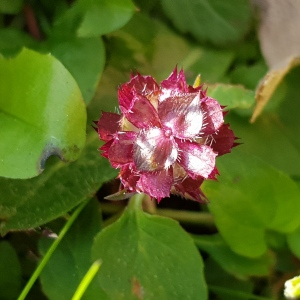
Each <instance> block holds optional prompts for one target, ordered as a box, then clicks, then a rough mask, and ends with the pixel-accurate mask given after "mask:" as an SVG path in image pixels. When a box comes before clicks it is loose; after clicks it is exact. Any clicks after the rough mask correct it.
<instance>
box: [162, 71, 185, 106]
mask: <svg viewBox="0 0 300 300" xmlns="http://www.w3.org/2000/svg"><path fill="white" fill-rule="evenodd" d="M161 87H162V90H161V92H162V93H161V96H160V97H159V101H160V102H162V101H164V100H165V99H166V98H169V97H174V96H176V95H178V94H182V93H186V92H188V86H187V84H186V80H185V76H184V72H183V70H180V72H179V73H178V72H177V67H175V69H174V70H173V72H172V73H171V74H170V76H169V77H168V78H167V79H165V80H164V81H162V82H161Z"/></svg>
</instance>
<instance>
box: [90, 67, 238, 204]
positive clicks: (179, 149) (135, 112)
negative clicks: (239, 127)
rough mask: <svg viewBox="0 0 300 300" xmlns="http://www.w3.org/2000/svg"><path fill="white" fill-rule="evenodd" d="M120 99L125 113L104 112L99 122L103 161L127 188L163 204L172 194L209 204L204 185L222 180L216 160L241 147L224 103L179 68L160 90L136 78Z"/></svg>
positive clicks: (124, 86) (122, 89)
mask: <svg viewBox="0 0 300 300" xmlns="http://www.w3.org/2000/svg"><path fill="white" fill-rule="evenodd" d="M118 98H119V106H120V110H121V114H116V113H108V112H102V115H101V118H100V120H99V121H97V122H95V123H96V124H97V131H98V134H99V136H100V139H101V140H103V141H104V142H105V144H104V145H103V146H102V147H101V148H100V150H101V151H102V156H104V157H106V158H107V159H108V160H109V161H110V163H111V165H112V166H113V167H114V168H119V169H120V173H119V176H118V177H119V178H120V180H121V185H122V189H126V190H127V191H129V192H143V193H146V194H148V195H150V196H151V197H152V198H156V199H157V200H158V202H159V201H160V200H161V199H162V198H164V197H168V196H170V193H175V194H180V195H182V196H184V197H187V198H190V199H193V200H196V201H199V202H204V201H207V199H206V197H205V195H204V194H203V192H202V191H201V189H200V185H201V184H202V182H203V181H204V180H205V179H215V176H216V175H218V170H217V168H216V157H217V156H220V155H223V154H225V153H228V152H231V149H232V147H234V146H235V145H237V144H236V143H235V140H236V137H235V135H234V133H233V131H232V130H231V129H230V128H229V125H228V124H224V115H225V113H224V112H223V108H222V107H221V106H220V104H219V103H218V102H217V101H216V100H215V99H213V98H211V97H208V96H207V95H206V91H205V90H204V89H203V87H202V86H197V87H195V86H190V85H187V83H186V79H185V76H184V72H183V70H181V71H180V72H178V71H177V68H175V69H174V71H173V72H172V73H171V75H170V76H169V77H168V78H167V79H166V80H163V81H162V82H161V84H160V86H159V85H158V84H157V82H156V81H155V80H154V78H153V77H151V76H142V75H140V74H137V75H135V76H133V75H132V78H131V80H130V81H129V82H127V83H125V84H122V85H121V86H120V87H119V90H118Z"/></svg>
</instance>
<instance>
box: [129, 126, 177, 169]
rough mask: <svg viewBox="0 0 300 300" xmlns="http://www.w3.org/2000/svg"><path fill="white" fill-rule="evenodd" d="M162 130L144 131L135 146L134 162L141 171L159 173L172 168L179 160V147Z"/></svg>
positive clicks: (155, 128)
mask: <svg viewBox="0 0 300 300" xmlns="http://www.w3.org/2000/svg"><path fill="white" fill-rule="evenodd" d="M167 133H168V132H165V131H164V130H163V129H161V128H157V127H154V128H150V129H146V130H142V131H141V132H140V133H139V134H138V136H137V139H136V143H135V144H134V149H133V151H134V154H133V157H134V162H135V166H136V168H137V170H139V171H146V172H149V171H154V170H156V171H159V170H163V169H167V168H168V167H170V166H171V165H172V164H173V163H174V162H175V161H176V159H177V155H178V151H177V145H176V143H175V141H174V138H173V137H172V136H168V135H167Z"/></svg>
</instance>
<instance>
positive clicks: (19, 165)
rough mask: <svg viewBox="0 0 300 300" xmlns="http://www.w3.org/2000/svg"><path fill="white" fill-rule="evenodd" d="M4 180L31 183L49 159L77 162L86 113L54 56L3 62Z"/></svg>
mask: <svg viewBox="0 0 300 300" xmlns="http://www.w3.org/2000/svg"><path fill="white" fill-rule="evenodd" d="M0 83H1V84H0V128H1V132H0V140H1V144H0V157H1V160H0V176H4V177H11V178H29V177H34V176H36V175H38V174H39V173H41V172H42V170H43V169H44V165H45V161H46V160H47V158H48V157H49V156H50V155H58V156H60V158H61V159H63V160H65V161H71V160H75V159H77V158H78V157H79V155H80V152H81V150H82V148H83V146H84V142H85V126H86V111H85V106H84V102H83V101H82V96H81V93H80V90H79V88H78V86H77V83H76V82H75V80H74V79H73V77H72V76H71V75H70V73H69V72H68V71H67V70H66V69H65V68H64V66H63V65H62V64H61V63H60V62H59V61H58V60H56V59H55V58H54V57H53V56H51V55H50V54H47V55H42V54H39V53H37V52H34V51H31V50H28V49H24V50H23V51H22V52H21V53H20V54H19V55H18V56H17V57H16V58H13V59H8V60H6V59H4V58H0Z"/></svg>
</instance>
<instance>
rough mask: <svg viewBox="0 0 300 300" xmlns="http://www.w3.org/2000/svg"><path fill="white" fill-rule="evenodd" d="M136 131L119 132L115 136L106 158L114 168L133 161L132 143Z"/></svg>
mask: <svg viewBox="0 0 300 300" xmlns="http://www.w3.org/2000/svg"><path fill="white" fill-rule="evenodd" d="M135 139H136V133H135V132H132V131H127V132H121V133H118V135H117V136H116V137H115V140H114V141H113V143H112V144H111V146H110V148H109V150H108V159H109V161H110V163H111V164H112V166H113V167H114V168H119V167H120V165H124V164H127V163H130V162H133V143H134V141H135Z"/></svg>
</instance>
